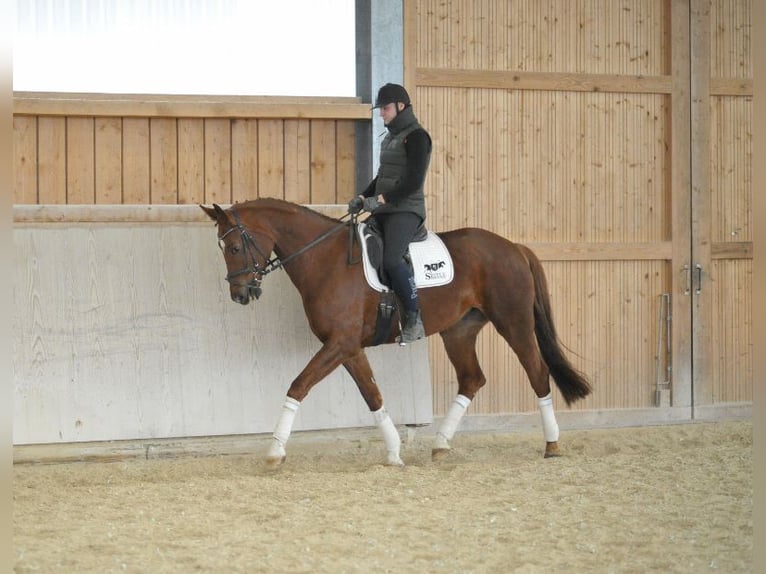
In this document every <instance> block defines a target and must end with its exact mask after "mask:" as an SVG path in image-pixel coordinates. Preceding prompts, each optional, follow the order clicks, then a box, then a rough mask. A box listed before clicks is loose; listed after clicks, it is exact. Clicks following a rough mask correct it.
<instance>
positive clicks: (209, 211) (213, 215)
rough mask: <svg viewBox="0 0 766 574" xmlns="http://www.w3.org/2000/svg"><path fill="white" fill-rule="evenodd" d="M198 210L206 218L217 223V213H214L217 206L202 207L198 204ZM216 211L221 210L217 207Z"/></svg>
mask: <svg viewBox="0 0 766 574" xmlns="http://www.w3.org/2000/svg"><path fill="white" fill-rule="evenodd" d="M199 207H200V209H201V210H202V211H204V212H205V213H206V214H207V216H208V217H209V218H210V219H212V220H213V221H215V222H218V213H217V212H216V210H215V208H216V207H218V206H217V205H215V204H213V207H205V206H204V205H202V204H200V206H199ZM218 209H221V208H220V207H218Z"/></svg>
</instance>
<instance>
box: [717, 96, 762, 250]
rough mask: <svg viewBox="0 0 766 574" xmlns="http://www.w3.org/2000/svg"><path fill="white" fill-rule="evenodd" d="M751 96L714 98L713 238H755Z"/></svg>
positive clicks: (736, 239)
mask: <svg viewBox="0 0 766 574" xmlns="http://www.w3.org/2000/svg"><path fill="white" fill-rule="evenodd" d="M752 104H753V102H752V98H743V97H731V96H720V97H714V98H711V110H710V111H711V117H710V125H711V134H710V141H711V153H710V160H711V166H710V173H711V190H710V191H711V195H712V198H711V202H712V206H713V208H712V211H711V215H712V218H713V221H712V232H711V233H712V240H713V241H714V242H731V241H752V240H753V231H752V226H753V221H752V193H751V190H752V158H753V149H752V144H753V129H752V126H753V121H752Z"/></svg>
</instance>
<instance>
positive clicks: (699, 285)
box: [694, 263, 702, 295]
mask: <svg viewBox="0 0 766 574" xmlns="http://www.w3.org/2000/svg"><path fill="white" fill-rule="evenodd" d="M694 269H695V270H696V272H697V273H696V275H697V288H696V289H695V290H694V292H695V293H696V294H697V295H699V294H700V293H702V265H700V264H699V263H697V264H696V265H695V266H694Z"/></svg>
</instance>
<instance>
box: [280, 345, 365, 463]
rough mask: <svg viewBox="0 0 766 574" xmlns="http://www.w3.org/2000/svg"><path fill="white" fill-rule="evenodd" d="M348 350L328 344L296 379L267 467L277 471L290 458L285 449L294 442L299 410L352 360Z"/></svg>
mask: <svg viewBox="0 0 766 574" xmlns="http://www.w3.org/2000/svg"><path fill="white" fill-rule="evenodd" d="M349 354H350V353H349V350H348V348H347V347H346V348H344V347H343V346H342V345H340V344H337V343H334V342H332V341H328V342H326V343H325V344H324V345H322V348H321V349H319V351H318V352H317V353H316V355H314V356H313V357H312V358H311V360H310V361H309V362H308V364H307V365H306V366H305V367H304V368H303V370H302V371H301V373H300V374H299V375H298V376H297V377H296V378H295V380H294V381H293V382H292V384H291V385H290V388H289V389H288V391H287V397H286V399H285V403H284V405H283V406H282V411H281V413H280V415H279V420H278V421H277V425H276V427H275V428H274V434H273V437H272V441H271V444H270V445H269V450H268V452H267V454H266V463H267V464H268V465H269V466H272V467H277V466H279V465H280V464H282V463H283V462H284V460H285V457H286V456H287V454H286V451H285V445H286V444H287V441H288V439H289V438H290V433H291V432H292V429H293V423H294V422H295V415H296V414H297V412H298V407H299V406H300V404H301V401H303V399H304V398H306V395H308V393H309V391H310V390H311V388H312V387H313V386H314V385H316V384H317V383H318V382H319V381H321V380H322V379H324V378H325V377H326V376H327V375H329V374H330V373H331V372H332V371H333V370H335V368H336V367H337V366H338V365H340V364H341V362H343V360H345V359H346V358H347V357H348V356H349Z"/></svg>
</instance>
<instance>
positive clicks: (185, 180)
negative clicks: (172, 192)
mask: <svg viewBox="0 0 766 574" xmlns="http://www.w3.org/2000/svg"><path fill="white" fill-rule="evenodd" d="M204 200H205V123H204V120H202V119H198V118H178V203H181V204H184V203H202V202H203V201H204Z"/></svg>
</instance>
